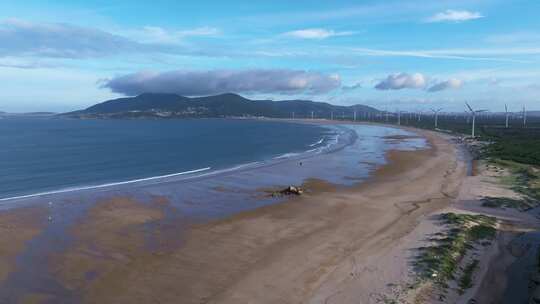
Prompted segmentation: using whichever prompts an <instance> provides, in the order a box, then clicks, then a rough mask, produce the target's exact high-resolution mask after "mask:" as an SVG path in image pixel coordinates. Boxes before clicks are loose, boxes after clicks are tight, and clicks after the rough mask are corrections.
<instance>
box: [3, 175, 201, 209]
mask: <svg viewBox="0 0 540 304" xmlns="http://www.w3.org/2000/svg"><path fill="white" fill-rule="evenodd" d="M210 169H212V168H211V167H206V168H201V169H196V170H190V171H184V172H180V173H173V174H166V175H159V176H152V177H146V178H139V179H134V180H129V181H124V182H116V183H108V184H102V185H96V186H84V187H77V188H68V189H62V190H54V191H48V192H41V193H34V194H28V195H21V196H13V197H6V198H0V202H3V201H10V200H17V199H23V198H31V197H36V196H43V195H50V194H59V193H67V192H74V191H82V190H92V189H100V188H107V187H114V186H121V185H128V184H134V183H139V182H146V181H151V180H156V179H162V178H168V177H175V176H180V175H186V174H192V173H198V172H203V171H208V170H210Z"/></svg>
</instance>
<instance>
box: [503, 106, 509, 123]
mask: <svg viewBox="0 0 540 304" xmlns="http://www.w3.org/2000/svg"><path fill="white" fill-rule="evenodd" d="M504 111H505V112H506V128H507V129H508V116H509V115H510V114H509V113H508V106H507V105H506V104H504Z"/></svg>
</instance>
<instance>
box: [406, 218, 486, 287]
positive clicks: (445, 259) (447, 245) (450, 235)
mask: <svg viewBox="0 0 540 304" xmlns="http://www.w3.org/2000/svg"><path fill="white" fill-rule="evenodd" d="M440 221H441V224H442V225H444V227H445V229H444V230H443V231H441V232H439V233H437V234H436V235H435V236H434V237H432V238H431V239H430V241H431V242H432V243H433V245H431V246H427V247H422V248H420V250H419V254H418V256H417V258H416V261H415V262H414V265H415V267H416V268H417V270H418V274H419V277H420V279H421V280H433V281H434V282H435V283H436V284H437V285H438V286H440V287H442V288H443V289H444V288H446V287H448V282H449V281H450V280H455V279H456V274H457V271H458V268H459V265H460V264H461V263H462V261H463V259H464V257H465V256H466V254H467V251H468V250H469V249H472V248H474V246H475V245H481V246H482V245H487V244H488V243H489V241H490V240H492V239H493V238H494V237H495V234H496V228H495V225H496V219H495V218H493V217H489V216H486V215H479V214H457V213H444V214H442V215H441V216H440ZM486 241H488V242H486ZM475 267H476V265H468V266H467V267H465V271H464V273H463V275H462V279H461V280H460V282H463V283H460V286H468V285H470V284H468V283H467V281H468V280H470V279H468V278H467V276H469V277H470V276H472V272H473V271H474V268H475ZM467 272H470V274H467ZM463 276H465V277H463ZM466 283H467V284H466Z"/></svg>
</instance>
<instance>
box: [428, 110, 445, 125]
mask: <svg viewBox="0 0 540 304" xmlns="http://www.w3.org/2000/svg"><path fill="white" fill-rule="evenodd" d="M431 111H433V113H435V129H437V127H438V126H439V112H440V111H442V108H438V109H437V110H435V109H431Z"/></svg>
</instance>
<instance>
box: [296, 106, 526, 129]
mask: <svg viewBox="0 0 540 304" xmlns="http://www.w3.org/2000/svg"><path fill="white" fill-rule="evenodd" d="M465 105H466V109H467V110H468V112H470V116H467V123H468V122H469V118H472V119H471V120H472V122H471V137H473V138H474V137H475V136H476V117H477V116H478V115H479V114H480V113H484V112H488V110H485V109H481V110H475V109H474V108H473V107H472V106H471V105H470V104H469V103H467V102H466V103H465ZM430 110H431V112H433V117H434V124H435V129H438V127H439V115H440V114H441V113H443V112H442V111H443V108H432V109H430ZM504 110H505V128H509V120H510V116H511V115H513V114H514V113H512V112H509V111H508V105H506V104H505V105H504ZM404 113H408V114H409V115H410V117H411V118H412V117H413V116H412V115H413V114H414V115H415V116H414V117H416V119H417V120H418V121H420V120H421V118H422V116H423V115H425V114H424V113H422V112H403V111H400V110H397V111H396V112H395V113H391V112H388V111H384V112H383V113H380V114H377V115H375V114H374V115H373V116H372V115H370V113H367V112H366V113H364V114H365V116H366V117H365V118H366V119H368V120H369V119H370V118H371V117H379V118H384V120H385V121H386V123H388V122H389V115H390V114H391V115H392V116H394V115H395V117H396V119H397V121H396V123H397V124H398V125H401V121H402V118H401V116H402V114H404ZM291 114H292V115H291V116H292V119H295V113H294V112H292V113H291ZM450 114H452V115H455V118H457V117H459V114H457V113H450ZM445 115H448V113H446V114H445ZM495 115H497V114H495ZM521 116H522V118H523V126H524V127H525V126H526V124H527V112H526V111H525V107H523V111H522V115H521ZM352 117H353V121H356V120H357V118H358V115H357V111H354V112H353V116H352ZM488 117H489V115H488ZM314 118H315V116H314V112H313V111H312V112H311V119H314ZM335 118H336V117H335V115H334V112H333V111H332V112H331V113H330V120H334V119H335ZM341 119H345V112H343V114H342V115H341ZM408 119H409V117H408Z"/></svg>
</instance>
